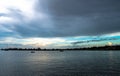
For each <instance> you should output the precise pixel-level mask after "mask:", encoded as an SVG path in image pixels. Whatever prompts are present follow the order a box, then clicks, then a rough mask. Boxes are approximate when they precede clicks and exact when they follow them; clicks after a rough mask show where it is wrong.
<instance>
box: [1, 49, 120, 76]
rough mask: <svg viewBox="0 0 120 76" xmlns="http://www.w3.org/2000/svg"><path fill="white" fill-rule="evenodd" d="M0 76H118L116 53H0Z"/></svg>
mask: <svg viewBox="0 0 120 76" xmlns="http://www.w3.org/2000/svg"><path fill="white" fill-rule="evenodd" d="M0 76H120V52H119V51H64V52H59V51H58V52H57V51H56V52H54V51H46V52H44V51H41V52H35V53H30V52H29V51H25V52H22V51H20V52H19V51H0Z"/></svg>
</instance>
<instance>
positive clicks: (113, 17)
mask: <svg viewBox="0 0 120 76" xmlns="http://www.w3.org/2000/svg"><path fill="white" fill-rule="evenodd" d="M119 39H120V0H0V47H6V46H9V47H14V46H21V47H27V46H30V47H32V46H33V47H46V48H53V47H58V48H65V47H85V46H104V45H107V44H108V43H109V42H112V43H113V44H115V45H116V44H120V40H119Z"/></svg>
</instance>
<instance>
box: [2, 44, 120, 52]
mask: <svg viewBox="0 0 120 76" xmlns="http://www.w3.org/2000/svg"><path fill="white" fill-rule="evenodd" d="M0 50H3V51H73V50H74V51H83V50H88V51H97V50H103V51H111V50H116V51H119V50H120V45H114V46H101V47H87V48H66V49H55V48H53V49H46V48H45V49H41V48H2V49H0Z"/></svg>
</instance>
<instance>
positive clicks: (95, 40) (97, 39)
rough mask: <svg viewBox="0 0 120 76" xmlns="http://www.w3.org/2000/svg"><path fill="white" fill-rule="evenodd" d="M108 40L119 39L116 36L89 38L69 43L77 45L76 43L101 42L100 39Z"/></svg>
mask: <svg viewBox="0 0 120 76" xmlns="http://www.w3.org/2000/svg"><path fill="white" fill-rule="evenodd" d="M110 40H119V39H118V38H96V39H91V40H86V41H77V42H72V43H71V44H73V45H77V44H83V43H90V42H101V41H110Z"/></svg>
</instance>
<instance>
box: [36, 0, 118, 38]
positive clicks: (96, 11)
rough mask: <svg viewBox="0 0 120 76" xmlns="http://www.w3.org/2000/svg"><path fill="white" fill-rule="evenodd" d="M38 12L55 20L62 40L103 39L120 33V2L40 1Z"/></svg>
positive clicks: (55, 28) (106, 0)
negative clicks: (100, 37) (66, 37)
mask: <svg viewBox="0 0 120 76" xmlns="http://www.w3.org/2000/svg"><path fill="white" fill-rule="evenodd" d="M39 7H40V8H39ZM41 8H43V9H41ZM36 9H37V11H38V12H40V11H41V10H42V11H43V12H44V13H46V14H49V15H50V16H51V18H50V19H51V21H52V22H53V23H54V24H53V25H54V32H53V33H56V34H57V35H58V36H78V35H102V34H107V33H113V32H119V30H120V14H119V13H120V0H43V1H40V0H39V1H38V5H37V6H36ZM46 22H47V21H46ZM48 25H49V24H48Z"/></svg>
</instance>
